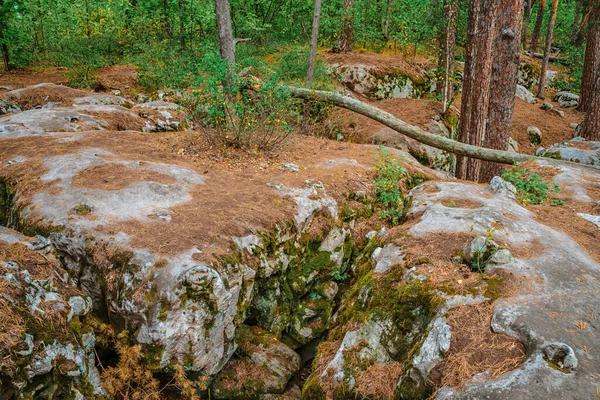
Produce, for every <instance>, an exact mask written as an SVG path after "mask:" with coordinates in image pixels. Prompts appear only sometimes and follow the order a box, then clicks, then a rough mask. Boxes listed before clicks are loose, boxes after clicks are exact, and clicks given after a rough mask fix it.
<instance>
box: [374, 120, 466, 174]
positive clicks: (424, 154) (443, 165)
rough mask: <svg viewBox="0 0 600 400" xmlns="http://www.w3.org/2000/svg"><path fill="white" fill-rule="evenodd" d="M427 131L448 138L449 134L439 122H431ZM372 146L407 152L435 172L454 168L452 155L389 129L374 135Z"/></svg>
mask: <svg viewBox="0 0 600 400" xmlns="http://www.w3.org/2000/svg"><path fill="white" fill-rule="evenodd" d="M428 130H430V131H431V132H432V133H434V134H438V135H441V136H444V137H450V132H449V131H448V129H447V128H446V127H445V126H444V125H443V124H442V123H441V122H437V121H433V122H432V123H431V125H430V126H429V127H428ZM373 144H376V145H384V146H387V147H393V148H396V149H399V150H402V151H405V152H408V153H410V154H411V155H412V156H413V157H415V158H416V159H417V160H419V162H420V163H421V164H423V165H426V166H428V167H431V168H434V169H437V170H441V171H452V170H453V168H454V163H455V157H454V155H453V154H451V153H448V152H445V151H443V150H440V149H436V148H435V147H431V146H427V145H425V144H422V143H419V142H418V141H416V140H414V139H411V138H409V137H407V136H405V135H403V134H401V133H399V132H396V131H394V130H392V129H390V128H384V129H382V130H381V131H379V132H377V133H375V134H374V135H373Z"/></svg>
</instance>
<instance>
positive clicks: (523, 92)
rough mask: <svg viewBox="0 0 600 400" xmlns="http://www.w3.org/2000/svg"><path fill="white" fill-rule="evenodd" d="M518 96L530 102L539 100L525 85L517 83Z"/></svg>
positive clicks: (533, 102)
mask: <svg viewBox="0 0 600 400" xmlns="http://www.w3.org/2000/svg"><path fill="white" fill-rule="evenodd" d="M516 96H517V97H518V98H520V99H521V100H523V101H526V102H527V103H529V104H535V103H536V102H537V100H536V98H535V96H534V95H533V93H531V92H530V91H529V90H527V88H526V87H525V86H521V85H517V92H516Z"/></svg>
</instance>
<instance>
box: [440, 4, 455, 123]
mask: <svg viewBox="0 0 600 400" xmlns="http://www.w3.org/2000/svg"><path fill="white" fill-rule="evenodd" d="M443 7H444V31H443V33H442V35H441V37H440V50H441V51H440V57H439V60H438V70H440V71H441V72H442V73H443V78H442V79H441V80H440V81H438V84H437V92H438V93H440V94H441V95H442V96H443V103H444V104H443V112H444V113H445V112H446V111H447V110H448V107H449V104H450V103H449V101H450V99H452V96H453V94H454V93H453V92H454V85H453V83H452V80H451V79H450V77H451V76H452V75H453V74H454V68H453V66H454V58H455V55H454V46H455V45H456V16H457V14H458V1H457V0H445V1H444V2H443Z"/></svg>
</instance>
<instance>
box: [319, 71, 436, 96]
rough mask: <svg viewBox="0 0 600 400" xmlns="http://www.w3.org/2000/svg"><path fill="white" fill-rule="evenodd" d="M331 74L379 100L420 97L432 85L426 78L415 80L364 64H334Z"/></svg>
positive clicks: (349, 86)
mask: <svg viewBox="0 0 600 400" xmlns="http://www.w3.org/2000/svg"><path fill="white" fill-rule="evenodd" d="M330 74H331V75H334V76H335V77H337V79H338V80H339V81H341V82H342V83H343V84H344V85H345V86H346V87H347V88H348V89H350V90H352V91H353V92H356V93H358V94H361V95H365V96H368V97H371V98H374V99H379V100H381V99H390V98H394V99H406V98H418V97H421V95H422V94H423V93H424V92H425V91H427V90H429V89H430V87H431V84H428V82H427V80H426V78H421V80H420V81H419V82H415V81H414V80H413V79H412V78H411V77H408V76H404V75H401V74H398V73H395V74H394V73H391V72H389V71H387V72H386V71H382V70H381V69H380V68H379V67H376V66H369V65H362V64H348V65H345V64H333V65H331V66H330ZM423 76H426V75H425V73H424V72H423Z"/></svg>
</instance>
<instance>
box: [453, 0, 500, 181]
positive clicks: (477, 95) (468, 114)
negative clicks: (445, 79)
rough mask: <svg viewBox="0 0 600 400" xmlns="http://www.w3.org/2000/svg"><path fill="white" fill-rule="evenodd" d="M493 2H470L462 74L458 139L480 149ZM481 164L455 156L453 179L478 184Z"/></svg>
mask: <svg viewBox="0 0 600 400" xmlns="http://www.w3.org/2000/svg"><path fill="white" fill-rule="evenodd" d="M495 6H496V1H494V0H473V1H471V4H470V6H469V25H468V31H467V32H468V33H467V45H466V49H465V56H466V61H465V72H464V79H463V95H462V108H461V119H460V132H459V137H458V140H459V141H460V142H462V143H467V144H471V145H475V146H482V145H483V141H484V137H485V128H486V119H487V114H488V109H489V100H490V84H491V77H492V44H493V42H494V37H495V35H494V34H495V31H496V27H495V20H496V15H495V13H496V7H495ZM480 170H481V161H479V160H476V159H473V158H468V157H463V156H460V157H457V160H456V177H457V178H459V179H466V180H471V181H479V174H480Z"/></svg>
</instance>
